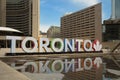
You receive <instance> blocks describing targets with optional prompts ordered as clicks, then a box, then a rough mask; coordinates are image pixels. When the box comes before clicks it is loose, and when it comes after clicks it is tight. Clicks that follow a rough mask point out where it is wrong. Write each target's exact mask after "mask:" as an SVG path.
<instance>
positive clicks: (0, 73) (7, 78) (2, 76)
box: [0, 61, 31, 80]
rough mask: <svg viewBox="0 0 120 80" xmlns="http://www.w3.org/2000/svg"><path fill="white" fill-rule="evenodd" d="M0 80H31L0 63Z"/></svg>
mask: <svg viewBox="0 0 120 80" xmlns="http://www.w3.org/2000/svg"><path fill="white" fill-rule="evenodd" d="M0 80H31V79H29V78H27V77H26V76H25V75H23V74H22V73H19V72H17V71H16V70H14V69H13V68H11V67H9V66H8V65H7V64H5V63H4V62H2V61H0Z"/></svg>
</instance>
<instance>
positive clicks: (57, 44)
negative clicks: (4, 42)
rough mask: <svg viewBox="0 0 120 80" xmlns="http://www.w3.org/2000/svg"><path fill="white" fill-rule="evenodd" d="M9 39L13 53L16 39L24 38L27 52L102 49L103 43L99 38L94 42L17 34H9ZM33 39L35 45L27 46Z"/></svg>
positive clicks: (24, 47) (24, 48)
mask: <svg viewBox="0 0 120 80" xmlns="http://www.w3.org/2000/svg"><path fill="white" fill-rule="evenodd" d="M7 39H8V40H11V43H12V45H11V53H14V52H15V48H16V41H17V40H22V45H21V47H22V49H23V50H24V51H25V52H28V53H29V52H36V51H37V50H38V51H40V52H43V50H44V51H46V52H50V49H51V50H52V51H53V52H68V51H71V52H79V51H101V49H102V45H101V44H100V42H99V41H98V40H95V41H94V42H92V41H91V40H83V39H70V40H69V39H66V38H65V39H60V38H55V39H51V40H50V39H48V38H40V39H38V41H37V40H36V39H35V38H33V37H26V38H24V39H22V37H15V36H7ZM28 41H31V42H32V43H33V44H34V46H33V47H32V48H31V49H29V48H27V47H26V43H27V42H28Z"/></svg>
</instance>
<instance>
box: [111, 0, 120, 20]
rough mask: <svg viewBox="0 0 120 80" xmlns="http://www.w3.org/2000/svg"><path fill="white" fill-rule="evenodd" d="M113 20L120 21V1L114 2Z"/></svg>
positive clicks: (113, 0)
mask: <svg viewBox="0 0 120 80" xmlns="http://www.w3.org/2000/svg"><path fill="white" fill-rule="evenodd" d="M111 18H112V19H113V20H114V19H120V0H112V16H111Z"/></svg>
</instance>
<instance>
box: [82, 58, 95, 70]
mask: <svg viewBox="0 0 120 80" xmlns="http://www.w3.org/2000/svg"><path fill="white" fill-rule="evenodd" d="M87 61H89V62H90V66H87ZM92 66H93V65H92V59H91V58H86V59H85V61H84V68H85V70H90V69H92Z"/></svg>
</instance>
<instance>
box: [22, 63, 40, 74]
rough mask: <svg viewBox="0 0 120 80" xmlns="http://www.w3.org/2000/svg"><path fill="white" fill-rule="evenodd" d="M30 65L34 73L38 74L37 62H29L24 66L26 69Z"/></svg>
mask: <svg viewBox="0 0 120 80" xmlns="http://www.w3.org/2000/svg"><path fill="white" fill-rule="evenodd" d="M29 65H31V66H32V67H33V68H34V70H33V73H37V72H38V67H37V64H36V63H35V62H27V63H25V64H24V65H23V66H25V68H27V66H29Z"/></svg>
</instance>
